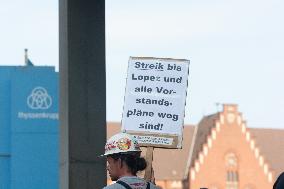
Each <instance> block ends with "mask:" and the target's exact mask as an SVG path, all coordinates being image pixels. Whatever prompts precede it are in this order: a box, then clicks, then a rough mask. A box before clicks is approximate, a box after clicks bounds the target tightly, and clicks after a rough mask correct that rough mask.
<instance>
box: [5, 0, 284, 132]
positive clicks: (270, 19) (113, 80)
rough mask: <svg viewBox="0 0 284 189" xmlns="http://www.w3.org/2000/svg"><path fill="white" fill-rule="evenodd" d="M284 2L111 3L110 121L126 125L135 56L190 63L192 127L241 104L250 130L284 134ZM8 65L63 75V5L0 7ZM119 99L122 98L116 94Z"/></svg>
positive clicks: (30, 1)
mask: <svg viewBox="0 0 284 189" xmlns="http://www.w3.org/2000/svg"><path fill="white" fill-rule="evenodd" d="M283 7H284V2H283V1H281V0H238V1H233V0H214V1H212V0H211V1H209V0H198V1H197V0H191V1H188V0H178V1H172V0H155V1H150V0H144V1H138V0H123V1H118V0H112V1H111V0H106V55H107V56H106V68H107V110H108V111H107V120H109V121H120V120H121V116H122V109H123V100H124V90H125V84H126V72H127V64H128V59H129V57H130V56H147V57H161V58H163V57H167V58H178V59H189V60H190V61H191V64H190V71H189V75H190V76H189V86H188V96H187V105H186V111H185V113H186V117H185V123H188V124H197V123H198V122H199V121H200V119H201V118H202V116H204V115H208V114H211V113H214V112H216V111H217V110H218V109H219V110H220V108H218V107H217V106H216V103H234V104H238V105H239V110H240V111H241V112H242V113H243V117H244V119H245V120H247V124H248V126H249V127H266V128H282V129H283V128H284V121H283V120H282V118H283V117H284V87H282V86H283V83H284V53H283V50H284V25H283V24H282V22H283V18H284V11H283ZM0 23H1V30H0V52H1V61H0V65H23V64H24V48H28V49H29V57H30V59H31V60H32V61H33V63H34V64H35V65H54V66H56V69H58V1H57V0H48V1H38V0H25V1H22V0H10V1H4V0H1V1H0ZM114 94H115V95H114Z"/></svg>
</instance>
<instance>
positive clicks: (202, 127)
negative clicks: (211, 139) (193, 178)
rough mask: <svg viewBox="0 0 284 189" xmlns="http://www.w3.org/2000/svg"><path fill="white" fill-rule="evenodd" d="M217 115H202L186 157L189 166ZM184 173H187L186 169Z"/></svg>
mask: <svg viewBox="0 0 284 189" xmlns="http://www.w3.org/2000/svg"><path fill="white" fill-rule="evenodd" d="M218 116H219V114H218V113H216V114H212V115H209V116H204V117H203V118H202V120H201V121H200V122H199V124H198V125H197V127H196V130H195V133H194V136H193V142H192V143H191V147H190V153H189V157H188V158H189V159H188V161H189V164H188V166H189V167H190V166H192V165H193V163H194V160H195V159H196V158H197V157H198V153H199V152H200V151H201V149H202V145H203V144H204V143H205V142H206V140H207V136H208V135H209V134H210V131H211V129H212V128H213V127H215V121H216V120H217V118H218ZM186 174H188V171H187V172H186Z"/></svg>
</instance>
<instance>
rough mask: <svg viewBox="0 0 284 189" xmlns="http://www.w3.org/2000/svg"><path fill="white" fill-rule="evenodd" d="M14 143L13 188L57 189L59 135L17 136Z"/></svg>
mask: <svg viewBox="0 0 284 189" xmlns="http://www.w3.org/2000/svg"><path fill="white" fill-rule="evenodd" d="M12 141H13V151H12V154H13V157H12V167H11V172H12V178H11V179H12V183H11V188H12V189H57V188H58V182H59V181H58V177H59V175H58V155H57V154H58V135H57V134H56V133H54V134H50V133H33V134H30V133H17V134H14V135H13V137H12ZM35 143H36V144H35Z"/></svg>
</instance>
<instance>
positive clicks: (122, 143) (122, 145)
mask: <svg viewBox="0 0 284 189" xmlns="http://www.w3.org/2000/svg"><path fill="white" fill-rule="evenodd" d="M117 147H118V148H119V149H120V150H128V149H129V148H130V147H131V140H129V139H128V138H121V139H119V140H118V141H117Z"/></svg>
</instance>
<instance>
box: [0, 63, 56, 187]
mask: <svg viewBox="0 0 284 189" xmlns="http://www.w3.org/2000/svg"><path fill="white" fill-rule="evenodd" d="M58 119H59V118H58V73H57V72H55V70H54V67H47V66H42V67H39V66H0V189H57V188H58V186H59V165H58V162H59V153H58V150H59V146H58V144H59V138H58V137H59V135H58V129H59V128H58Z"/></svg>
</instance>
